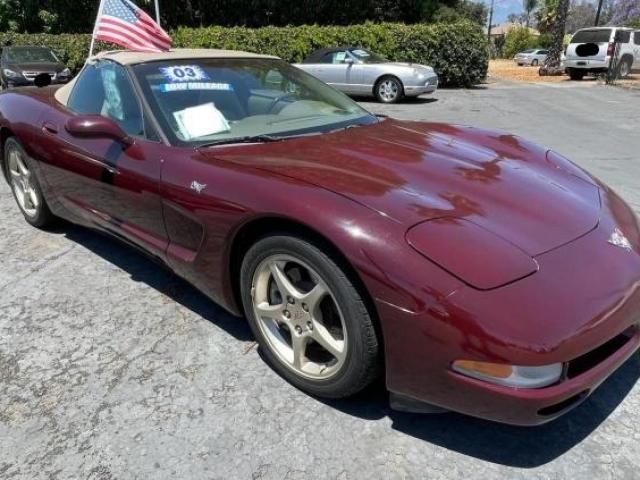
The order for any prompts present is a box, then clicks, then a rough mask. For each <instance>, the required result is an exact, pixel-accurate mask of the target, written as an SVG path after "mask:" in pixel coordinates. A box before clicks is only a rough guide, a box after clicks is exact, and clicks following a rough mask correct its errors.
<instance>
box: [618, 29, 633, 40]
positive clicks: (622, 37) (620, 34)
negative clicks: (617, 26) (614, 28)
mask: <svg viewBox="0 0 640 480" xmlns="http://www.w3.org/2000/svg"><path fill="white" fill-rule="evenodd" d="M618 38H619V41H620V43H629V42H630V41H631V32H624V31H619V32H618Z"/></svg>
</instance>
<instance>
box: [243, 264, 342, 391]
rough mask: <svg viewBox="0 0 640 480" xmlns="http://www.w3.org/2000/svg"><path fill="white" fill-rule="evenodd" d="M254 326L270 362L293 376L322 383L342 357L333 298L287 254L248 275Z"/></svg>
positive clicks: (334, 371)
mask: <svg viewBox="0 0 640 480" xmlns="http://www.w3.org/2000/svg"><path fill="white" fill-rule="evenodd" d="M251 298H252V302H253V310H254V315H255V319H256V322H257V324H258V327H259V329H260V331H261V333H262V335H263V336H264V338H265V339H266V341H267V344H268V347H269V348H270V350H271V351H272V352H273V353H274V354H275V355H276V357H277V358H278V359H279V360H280V362H281V363H283V364H284V365H285V366H287V367H288V368H289V369H291V370H293V371H294V372H295V373H296V374H298V375H300V376H303V377H305V378H309V379H313V380H326V379H329V378H331V377H333V376H334V375H336V374H337V373H338V371H339V370H340V368H341V367H342V365H343V364H344V363H345V359H346V357H347V329H346V327H345V321H344V317H343V314H342V312H341V310H340V307H339V305H338V304H337V302H336V299H335V296H334V295H333V293H332V292H331V289H330V288H329V286H328V285H327V284H326V283H325V282H324V281H323V280H322V278H321V277H320V275H319V274H318V273H317V272H316V271H315V270H314V269H313V268H311V267H310V266H309V265H308V264H306V263H305V262H304V261H302V260H300V259H297V258H294V257H293V256H291V255H284V254H278V255H271V256H269V257H267V258H266V259H264V260H263V261H262V262H261V263H260V264H259V265H258V267H257V268H256V270H255V273H254V275H253V282H252V291H251Z"/></svg>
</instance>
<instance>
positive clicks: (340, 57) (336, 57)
mask: <svg viewBox="0 0 640 480" xmlns="http://www.w3.org/2000/svg"><path fill="white" fill-rule="evenodd" d="M346 56H347V52H345V51H342V52H331V53H327V54H326V55H325V56H324V57H322V61H321V63H334V64H340V63H344V59H345V58H346Z"/></svg>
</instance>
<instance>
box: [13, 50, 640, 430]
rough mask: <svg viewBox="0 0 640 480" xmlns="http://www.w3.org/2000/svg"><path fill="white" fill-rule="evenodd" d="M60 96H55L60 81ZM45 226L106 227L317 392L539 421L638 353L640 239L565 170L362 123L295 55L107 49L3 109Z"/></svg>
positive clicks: (24, 182) (468, 133)
mask: <svg viewBox="0 0 640 480" xmlns="http://www.w3.org/2000/svg"><path fill="white" fill-rule="evenodd" d="M41 83H46V82H44V81H43V82H41ZM0 128H1V136H2V148H3V152H2V159H3V164H2V166H3V171H4V174H5V176H6V178H7V180H8V182H9V183H10V185H11V187H12V190H13V193H14V195H15V198H16V201H17V204H18V206H19V208H20V210H21V211H22V213H23V214H24V216H25V218H26V220H27V221H28V222H29V223H30V224H32V225H34V226H36V227H44V226H46V225H48V224H49V223H51V222H52V221H54V220H56V219H57V218H63V219H67V220H70V221H72V222H75V223H78V224H81V225H85V226H87V227H91V228H94V229H98V230H101V231H103V232H107V233H109V234H111V235H113V236H115V237H117V238H119V239H121V240H123V241H125V242H127V243H129V244H132V245H134V246H136V247H138V248H140V249H141V250H143V251H145V252H146V253H148V254H149V255H151V256H153V257H155V258H157V259H158V260H159V261H161V262H162V263H164V264H166V265H168V266H169V267H170V268H171V269H172V270H173V271H174V272H176V273H177V274H178V275H180V276H181V277H184V278H185V279H187V280H188V281H189V282H191V283H192V284H193V285H195V286H196V287H197V288H198V289H200V290H201V291H203V292H204V293H205V294H207V295H208V296H209V297H210V298H211V299H212V300H214V301H215V302H217V303H218V304H220V305H222V306H223V307H224V308H226V309H227V310H229V311H230V312H233V313H235V314H238V315H243V316H246V317H247V319H248V321H249V323H250V325H251V328H252V330H253V332H254V334H255V336H256V338H257V340H258V342H259V344H260V346H261V348H262V350H263V352H264V356H265V357H266V359H267V361H268V362H269V363H270V364H271V365H272V367H273V368H274V369H275V370H277V372H279V373H280V374H281V375H282V376H283V377H284V378H286V379H287V380H288V381H290V382H291V383H292V384H294V385H295V386H297V387H299V388H300V389H302V390H304V391H306V392H309V393H310V394H313V395H317V396H319V397H327V398H337V397H344V396H348V395H352V394H354V393H356V392H358V391H360V390H362V389H363V388H364V387H366V386H367V385H368V384H370V383H371V382H372V381H374V379H376V378H377V377H378V376H380V375H383V374H384V375H385V376H386V384H387V388H388V389H389V391H390V392H391V399H392V405H393V406H395V407H396V408H399V409H405V410H422V411H428V410H430V409H431V410H436V407H439V408H443V409H448V410H454V411H458V412H463V413H467V414H470V415H476V416H479V417H483V418H487V419H492V420H497V421H501V422H507V423H513V424H521V425H533V424H539V423H543V422H546V421H548V420H550V419H553V418H555V417H557V416H559V415H561V414H563V413H564V412H567V411H568V410H569V409H571V408H572V407H574V406H576V405H577V404H578V403H580V402H581V401H582V400H584V399H585V398H586V397H587V396H588V395H589V394H590V393H591V392H592V391H593V390H594V389H595V388H596V387H598V385H600V384H601V383H602V382H603V381H604V380H605V379H606V378H607V377H608V376H609V375H610V374H611V373H612V372H613V371H615V370H616V368H618V367H619V366H620V365H621V364H622V363H623V362H624V361H625V360H626V359H627V358H628V357H629V356H631V355H632V354H633V353H634V352H635V351H636V349H637V347H638V345H639V342H640V333H639V332H638V322H639V321H640V288H639V287H640V232H639V230H640V229H639V224H638V220H637V218H636V217H635V216H634V214H633V213H632V211H631V210H630V208H629V207H628V206H627V205H625V203H624V202H623V201H622V200H621V199H620V198H619V197H618V196H617V195H616V194H615V193H614V192H612V191H611V190H610V189H609V188H608V187H607V186H605V185H603V184H602V183H600V182H599V181H598V180H596V179H595V178H593V177H592V176H590V175H589V174H587V173H586V172H584V171H583V170H581V169H580V168H578V167H576V166H575V165H574V164H572V163H571V162H569V161H568V160H567V159H565V158H563V157H562V156H560V155H559V154H557V153H554V152H553V151H551V150H548V149H546V148H541V147H538V146H536V145H533V144H532V143H529V142H527V141H525V140H523V139H521V138H519V137H516V136H513V135H508V134H504V133H496V132H490V131H485V130H480V129H477V128H471V127H464V126H458V125H445V124H435V123H415V122H401V121H396V120H392V119H387V118H380V117H377V116H374V115H372V114H370V113H369V112H367V111H365V110H363V109H362V108H361V107H359V106H358V105H357V104H356V103H354V102H353V101H351V100H349V99H348V98H347V97H345V96H344V95H342V94H341V93H339V92H337V91H335V90H333V89H332V88H330V87H328V86H327V85H325V84H323V83H322V82H320V81H318V80H316V79H314V78H313V77H311V76H309V75H307V74H305V73H304V72H302V71H300V70H297V69H295V68H293V67H291V66H289V65H288V64H286V63H285V62H283V61H281V60H279V59H277V58H273V57H267V56H260V55H255V54H249V53H242V52H227V51H213V50H201V51H197V50H182V51H180V50H176V51H172V52H169V53H164V54H150V53H148V54H141V53H133V52H110V53H104V54H100V55H98V56H97V57H94V58H92V59H91V60H90V61H89V62H88V63H87V64H86V66H85V67H84V69H83V70H82V71H81V73H80V74H79V75H78V76H77V77H76V79H75V80H74V81H73V82H72V83H71V84H69V85H67V86H64V87H62V88H59V87H52V86H43V88H30V89H23V90H15V91H12V92H7V93H3V94H1V95H0Z"/></svg>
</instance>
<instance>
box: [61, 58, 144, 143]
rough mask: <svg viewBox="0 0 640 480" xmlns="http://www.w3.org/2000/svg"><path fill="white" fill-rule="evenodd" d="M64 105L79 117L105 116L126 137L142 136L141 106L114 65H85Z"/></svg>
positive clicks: (125, 79) (126, 78)
mask: <svg viewBox="0 0 640 480" xmlns="http://www.w3.org/2000/svg"><path fill="white" fill-rule="evenodd" d="M67 106H68V107H69V109H71V110H73V111H74V112H77V113H80V114H84V115H102V116H105V117H108V118H110V119H111V120H113V121H114V122H116V123H117V124H118V125H120V128H122V129H123V130H124V131H125V132H127V133H128V134H129V135H133V136H142V135H144V126H143V125H144V124H143V119H142V110H141V108H140V104H139V103H138V99H137V97H136V95H135V92H134V90H133V86H132V85H131V82H130V80H129V77H128V76H127V74H126V72H125V70H124V68H123V67H122V66H120V65H118V64H116V63H113V62H107V61H103V62H99V63H97V64H95V65H87V66H85V68H84V69H83V70H82V72H81V73H80V76H79V77H78V80H77V83H76V85H75V87H74V88H73V91H72V92H71V95H70V96H69V102H68V103H67Z"/></svg>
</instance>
